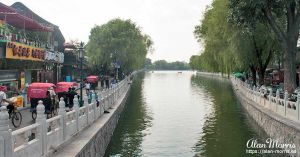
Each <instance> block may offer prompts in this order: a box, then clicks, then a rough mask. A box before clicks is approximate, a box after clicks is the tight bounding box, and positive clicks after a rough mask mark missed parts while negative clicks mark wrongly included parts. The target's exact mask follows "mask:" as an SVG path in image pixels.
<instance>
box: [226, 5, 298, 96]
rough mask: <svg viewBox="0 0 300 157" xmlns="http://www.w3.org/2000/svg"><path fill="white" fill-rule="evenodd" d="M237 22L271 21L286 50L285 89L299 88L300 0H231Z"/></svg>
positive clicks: (284, 50) (290, 90) (233, 15)
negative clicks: (298, 41) (299, 39)
mask: <svg viewBox="0 0 300 157" xmlns="http://www.w3.org/2000/svg"><path fill="white" fill-rule="evenodd" d="M229 1H230V11H231V16H232V17H233V19H234V20H235V21H236V23H238V24H241V25H244V24H246V25H251V24H253V23H256V22H257V21H258V20H259V21H267V24H268V25H269V26H270V28H271V29H272V30H273V31H274V33H275V35H276V37H277V38H276V39H277V40H278V42H279V43H280V45H281V48H282V50H283V67H284V88H285V89H286V90H288V91H289V92H292V91H293V89H295V87H296V76H295V75H296V66H295V58H296V52H297V40H298V38H299V29H300V2H299V1H296V0H277V1H275V0H274V1H272V0H251V1H249V0H229Z"/></svg>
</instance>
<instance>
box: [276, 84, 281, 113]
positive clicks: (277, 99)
mask: <svg viewBox="0 0 300 157" xmlns="http://www.w3.org/2000/svg"><path fill="white" fill-rule="evenodd" d="M279 99H280V91H279V89H277V90H276V108H275V111H276V112H277V107H278V105H279Z"/></svg>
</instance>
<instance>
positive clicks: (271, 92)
mask: <svg viewBox="0 0 300 157" xmlns="http://www.w3.org/2000/svg"><path fill="white" fill-rule="evenodd" d="M272 97H273V89H272V88H271V89H270V94H269V104H270V107H271V105H272Z"/></svg>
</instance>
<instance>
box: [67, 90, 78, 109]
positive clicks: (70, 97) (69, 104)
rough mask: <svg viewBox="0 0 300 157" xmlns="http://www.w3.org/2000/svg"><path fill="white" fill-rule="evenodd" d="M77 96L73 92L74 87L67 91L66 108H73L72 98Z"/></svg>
mask: <svg viewBox="0 0 300 157" xmlns="http://www.w3.org/2000/svg"><path fill="white" fill-rule="evenodd" d="M75 95H77V93H76V91H75V88H74V87H70V88H69V91H68V93H67V99H68V102H69V103H68V107H69V108H73V106H74V102H73V99H74V96H75Z"/></svg>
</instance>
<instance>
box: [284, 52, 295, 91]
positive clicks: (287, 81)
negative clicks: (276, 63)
mask: <svg viewBox="0 0 300 157" xmlns="http://www.w3.org/2000/svg"><path fill="white" fill-rule="evenodd" d="M295 58H296V49H295V48H293V46H289V47H288V48H287V49H286V52H285V53H284V60H283V67H284V89H285V90H287V91H288V92H289V93H292V92H293V90H294V89H295V88H296V65H295Z"/></svg>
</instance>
